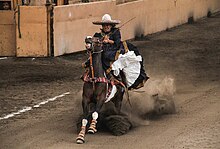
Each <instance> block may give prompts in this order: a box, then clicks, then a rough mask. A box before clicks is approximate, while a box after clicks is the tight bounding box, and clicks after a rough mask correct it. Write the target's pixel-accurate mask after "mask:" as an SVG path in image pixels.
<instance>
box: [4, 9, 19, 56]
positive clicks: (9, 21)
mask: <svg viewBox="0 0 220 149" xmlns="http://www.w3.org/2000/svg"><path fill="white" fill-rule="evenodd" d="M0 18H1V19H0V56H15V53H16V52H15V51H16V50H15V43H16V42H15V20H14V11H1V10H0Z"/></svg>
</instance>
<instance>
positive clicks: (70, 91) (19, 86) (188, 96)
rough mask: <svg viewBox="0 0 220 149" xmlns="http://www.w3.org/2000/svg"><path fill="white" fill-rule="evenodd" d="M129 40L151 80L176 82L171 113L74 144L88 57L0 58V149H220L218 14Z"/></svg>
mask: <svg viewBox="0 0 220 149" xmlns="http://www.w3.org/2000/svg"><path fill="white" fill-rule="evenodd" d="M132 43H133V44H134V45H136V46H137V47H138V48H139V49H140V52H141V53H142V55H143V57H144V59H145V61H144V62H145V67H146V70H147V72H148V75H149V76H150V77H151V80H160V79H163V78H165V77H166V76H169V77H171V78H173V79H174V80H175V86H176V93H175V96H174V102H175V105H176V110H177V113H176V114H172V115H164V116H162V117H161V118H159V119H154V120H143V121H145V122H146V123H140V125H139V126H138V127H135V128H133V129H131V130H130V131H129V132H128V133H127V134H125V135H123V136H119V137H116V136H113V135H112V134H111V133H109V132H104V131H99V132H98V133H97V134H95V135H87V136H86V143H85V144H83V145H78V144H76V143H75V138H76V136H77V133H76V120H77V119H78V117H79V115H80V114H81V113H82V109H81V103H80V102H81V90H82V84H83V82H82V81H81V80H80V79H79V77H80V75H81V73H82V72H83V70H82V69H81V63H82V62H83V61H85V60H86V58H87V55H86V54H84V53H76V54H71V55H66V56H60V57H55V58H35V59H34V58H7V59H3V58H1V59H0V72H1V73H0V148H1V149H26V148H27V149H28V148H31V149H38V148H43V149H56V148H62V149H64V148H65V149H69V148H86V149H88V148H100V149H103V148H128V149H133V148H138V149H140V148H150V149H157V148H158V149H161V148H165V149H170V148H175V149H176V148H185V149H187V148H190V149H191V148H198V149H201V148H211V149H219V148H220V14H217V15H214V16H212V17H211V18H205V19H201V20H199V21H197V22H195V23H193V24H185V25H182V26H180V27H177V28H174V29H170V30H167V31H165V32H161V33H157V34H153V35H149V36H147V37H145V38H144V39H141V40H135V41H132ZM142 94H143V97H144V93H142ZM59 95H60V96H59ZM141 96H142V95H141ZM49 99H50V100H51V101H49ZM52 100H54V101H52ZM133 100H135V99H133ZM45 101H48V102H45ZM37 105H38V106H40V107H39V108H37ZM22 109H23V111H19V110H22ZM16 112H20V114H18V113H17V114H16ZM11 113H14V115H9V114H11ZM7 116H8V117H10V116H11V117H10V118H7Z"/></svg>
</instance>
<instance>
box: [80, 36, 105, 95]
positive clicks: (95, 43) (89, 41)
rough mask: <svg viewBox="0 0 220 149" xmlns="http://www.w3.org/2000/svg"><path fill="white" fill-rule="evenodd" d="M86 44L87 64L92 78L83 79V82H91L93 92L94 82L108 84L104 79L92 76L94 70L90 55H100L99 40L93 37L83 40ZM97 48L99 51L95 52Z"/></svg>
mask: <svg viewBox="0 0 220 149" xmlns="http://www.w3.org/2000/svg"><path fill="white" fill-rule="evenodd" d="M85 42H86V44H88V45H89V48H87V53H88V54H89V61H90V62H89V63H90V69H91V74H92V78H91V79H88V78H87V79H84V81H86V82H92V84H93V91H95V83H96V82H104V83H108V82H107V79H106V78H95V76H94V68H93V64H92V59H93V57H92V55H93V54H99V53H102V52H103V50H102V41H101V40H100V39H99V38H96V37H93V38H86V39H85ZM96 46H99V48H98V49H99V50H98V51H96V50H95V47H96Z"/></svg>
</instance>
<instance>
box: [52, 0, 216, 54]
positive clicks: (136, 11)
mask: <svg viewBox="0 0 220 149" xmlns="http://www.w3.org/2000/svg"><path fill="white" fill-rule="evenodd" d="M219 10H220V1H219V0H139V1H134V2H129V3H124V4H120V5H116V2H115V1H104V2H94V3H86V4H75V5H67V6H58V7H55V8H54V55H55V56H58V55H63V54H66V53H72V52H77V51H82V50H83V49H84V38H85V37H86V36H87V35H93V34H94V33H95V32H97V31H99V28H100V26H96V25H93V24H92V21H96V20H100V19H101V17H102V15H103V14H105V13H109V14H111V16H112V18H113V19H119V20H121V22H122V24H123V23H124V22H126V21H128V20H130V19H131V18H134V17H135V19H133V20H132V21H131V22H129V23H127V24H126V25H125V26H124V27H122V28H121V32H122V39H123V40H126V39H132V38H134V37H135V36H144V35H147V34H152V33H155V32H159V31H163V30H166V29H168V28H171V27H174V26H178V25H180V24H184V23H186V22H187V21H188V18H190V17H193V18H194V20H195V21H196V20H197V19H199V18H201V17H204V16H207V13H208V11H210V12H212V13H214V12H217V11H219ZM119 26H120V25H119Z"/></svg>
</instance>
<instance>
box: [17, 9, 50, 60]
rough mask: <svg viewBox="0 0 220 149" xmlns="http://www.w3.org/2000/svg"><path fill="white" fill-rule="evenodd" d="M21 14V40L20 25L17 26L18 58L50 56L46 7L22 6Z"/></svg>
mask: <svg viewBox="0 0 220 149" xmlns="http://www.w3.org/2000/svg"><path fill="white" fill-rule="evenodd" d="M20 12H21V13H20V31H21V38H19V33H18V24H16V26H17V27H16V28H17V29H16V31H17V33H16V42H17V46H16V53H17V56H18V57H26V56H28V57H44V56H49V48H48V35H47V32H48V28H47V27H48V26H47V9H46V7H45V6H21V7H20ZM17 19H18V16H17ZM17 22H18V20H17Z"/></svg>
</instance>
